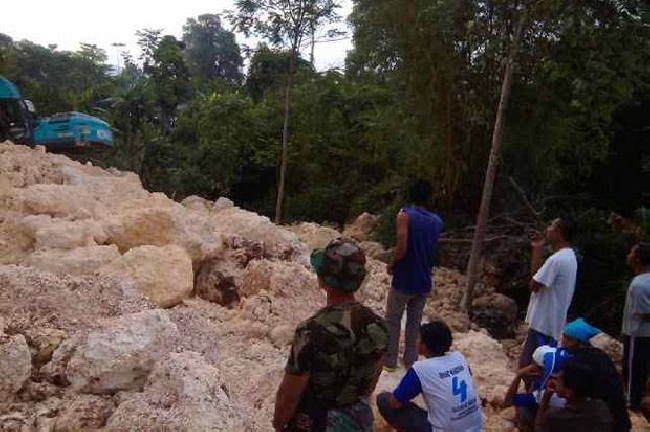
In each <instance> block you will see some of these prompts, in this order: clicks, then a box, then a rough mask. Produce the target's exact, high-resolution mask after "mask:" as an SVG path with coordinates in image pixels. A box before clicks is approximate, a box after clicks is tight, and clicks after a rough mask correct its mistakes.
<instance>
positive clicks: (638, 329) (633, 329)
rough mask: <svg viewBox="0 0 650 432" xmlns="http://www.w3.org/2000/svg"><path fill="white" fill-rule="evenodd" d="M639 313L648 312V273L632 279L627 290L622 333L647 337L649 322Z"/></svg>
mask: <svg viewBox="0 0 650 432" xmlns="http://www.w3.org/2000/svg"><path fill="white" fill-rule="evenodd" d="M641 314H650V273H645V274H640V275H638V276H637V277H635V278H634V279H633V280H632V283H631V284H630V288H629V289H628V290H627V297H626V299H625V309H624V310H623V330H622V332H623V334H624V335H626V336H634V337H649V336H650V322H648V321H645V320H644V319H643V318H642V317H641Z"/></svg>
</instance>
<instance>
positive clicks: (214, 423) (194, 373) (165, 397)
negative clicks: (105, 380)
mask: <svg viewBox="0 0 650 432" xmlns="http://www.w3.org/2000/svg"><path fill="white" fill-rule="evenodd" d="M228 393H229V390H228V385H227V383H225V382H224V381H223V379H222V377H221V374H220V372H219V370H218V369H216V368H215V367H213V366H211V365H209V364H207V363H206V362H205V360H204V359H203V357H202V356H200V355H199V354H197V353H193V352H184V353H180V354H171V355H170V356H169V357H168V358H167V359H166V360H164V361H162V362H161V363H159V364H158V365H157V366H156V368H155V370H154V371H153V372H152V373H151V375H150V376H149V379H148V380H147V384H146V386H145V388H144V391H143V392H142V393H131V394H126V395H123V396H122V401H121V403H120V404H119V406H118V408H117V410H116V411H115V413H114V414H113V415H112V416H111V418H110V419H109V421H108V424H107V425H106V430H108V431H120V432H121V431H124V430H173V431H187V432H193V431H224V432H230V431H233V432H234V431H245V430H247V429H248V428H247V425H246V423H245V421H244V419H243V417H244V415H245V414H246V410H245V409H241V408H239V407H236V406H234V405H235V404H234V403H233V401H232V400H231V397H230V396H229V394H228Z"/></svg>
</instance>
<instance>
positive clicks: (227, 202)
mask: <svg viewBox="0 0 650 432" xmlns="http://www.w3.org/2000/svg"><path fill="white" fill-rule="evenodd" d="M234 206H235V203H234V202H232V200H231V199H228V198H226V197H220V198H219V199H218V200H217V201H215V203H214V205H213V206H212V211H213V212H219V211H221V210H226V209H229V208H233V207H234Z"/></svg>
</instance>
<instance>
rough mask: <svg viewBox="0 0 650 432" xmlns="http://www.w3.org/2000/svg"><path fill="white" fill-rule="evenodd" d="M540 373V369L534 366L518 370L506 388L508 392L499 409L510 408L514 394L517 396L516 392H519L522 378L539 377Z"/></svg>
mask: <svg viewBox="0 0 650 432" xmlns="http://www.w3.org/2000/svg"><path fill="white" fill-rule="evenodd" d="M540 373H541V371H540V368H539V367H538V366H537V365H535V364H532V365H529V366H526V367H525V368H523V369H519V370H518V371H517V374H516V375H515V378H514V379H513V380H512V383H511V384H510V387H508V392H507V393H506V396H505V397H504V398H503V404H502V406H501V407H502V408H508V407H510V406H512V401H513V399H514V397H515V394H517V390H519V385H520V384H521V380H523V379H524V377H526V376H531V377H532V376H539V374H540Z"/></svg>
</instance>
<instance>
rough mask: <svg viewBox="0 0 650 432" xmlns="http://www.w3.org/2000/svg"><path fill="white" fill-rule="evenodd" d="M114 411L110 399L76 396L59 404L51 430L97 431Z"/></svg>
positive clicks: (55, 431) (66, 431)
mask: <svg viewBox="0 0 650 432" xmlns="http://www.w3.org/2000/svg"><path fill="white" fill-rule="evenodd" d="M114 411H115V403H114V402H113V400H112V399H111V398H110V397H106V396H96V395H78V396H76V397H75V398H73V399H72V400H69V401H65V402H64V403H62V404H61V410H60V413H59V415H58V416H57V417H56V418H55V421H54V427H53V429H54V432H75V431H91V430H99V429H101V428H102V427H103V426H104V425H105V424H106V420H107V419H108V418H109V417H110V416H111V415H112V414H113V412H114Z"/></svg>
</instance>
